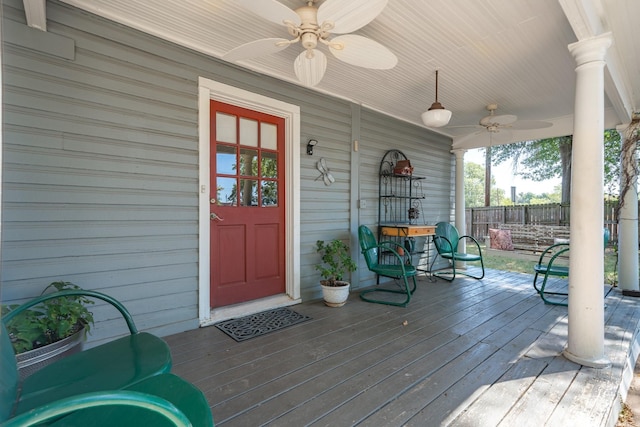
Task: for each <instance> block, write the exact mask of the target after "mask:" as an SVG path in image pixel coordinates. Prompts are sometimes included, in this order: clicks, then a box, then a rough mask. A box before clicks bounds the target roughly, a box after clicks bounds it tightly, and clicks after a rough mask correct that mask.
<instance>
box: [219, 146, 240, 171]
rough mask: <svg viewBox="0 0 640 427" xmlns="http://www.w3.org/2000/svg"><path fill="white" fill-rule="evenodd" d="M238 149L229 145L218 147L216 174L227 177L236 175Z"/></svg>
mask: <svg viewBox="0 0 640 427" xmlns="http://www.w3.org/2000/svg"><path fill="white" fill-rule="evenodd" d="M237 169H238V168H237V167H236V148H235V147H230V146H228V145H223V144H217V145H216V172H217V173H222V174H226V175H235V173H236V170H237Z"/></svg>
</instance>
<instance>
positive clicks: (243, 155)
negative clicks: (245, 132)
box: [240, 148, 258, 176]
mask: <svg viewBox="0 0 640 427" xmlns="http://www.w3.org/2000/svg"><path fill="white" fill-rule="evenodd" d="M240 175H244V176H258V150H249V149H247V148H242V149H240Z"/></svg>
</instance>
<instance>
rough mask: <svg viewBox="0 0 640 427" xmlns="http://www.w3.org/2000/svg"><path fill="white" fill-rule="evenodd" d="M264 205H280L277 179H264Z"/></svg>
mask: <svg viewBox="0 0 640 427" xmlns="http://www.w3.org/2000/svg"><path fill="white" fill-rule="evenodd" d="M262 206H278V182H277V181H262Z"/></svg>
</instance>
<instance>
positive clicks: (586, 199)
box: [564, 33, 611, 368]
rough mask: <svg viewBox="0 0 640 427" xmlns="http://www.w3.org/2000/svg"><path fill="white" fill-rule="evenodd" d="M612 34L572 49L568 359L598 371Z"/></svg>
mask: <svg viewBox="0 0 640 427" xmlns="http://www.w3.org/2000/svg"><path fill="white" fill-rule="evenodd" d="M610 45H611V34H609V33H607V34H603V35H600V36H597V37H592V38H588V39H584V40H581V41H579V42H576V43H573V44H570V45H569V50H570V51H571V53H572V54H573V56H574V58H575V60H576V64H577V67H576V98H575V108H574V119H573V155H572V168H571V170H572V177H571V231H570V245H571V257H570V261H569V270H570V271H571V274H569V308H568V311H569V337H568V344H567V348H566V349H565V350H564V355H565V357H566V358H567V359H569V360H571V361H573V362H576V363H579V364H582V365H585V366H590V367H595V368H603V367H606V366H609V365H610V362H609V360H608V359H607V358H606V357H605V354H604V292H603V285H604V257H603V253H602V248H603V245H604V237H603V234H602V227H603V225H604V213H603V210H604V202H603V199H604V169H603V168H604V146H603V143H604V135H603V134H604V66H605V62H604V56H605V53H606V51H607V49H608V48H609V46H610Z"/></svg>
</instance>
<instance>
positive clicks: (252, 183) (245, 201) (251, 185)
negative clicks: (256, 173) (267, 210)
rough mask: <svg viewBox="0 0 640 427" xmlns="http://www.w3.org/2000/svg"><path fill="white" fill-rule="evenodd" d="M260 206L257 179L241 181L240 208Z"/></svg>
mask: <svg viewBox="0 0 640 427" xmlns="http://www.w3.org/2000/svg"><path fill="white" fill-rule="evenodd" d="M257 205H258V181H257V180H255V179H241V180H240V206H257Z"/></svg>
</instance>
